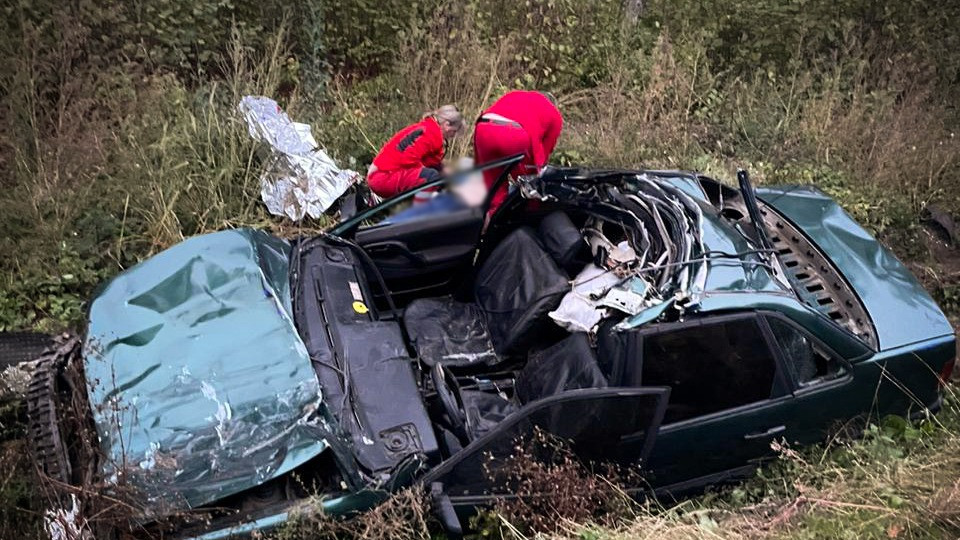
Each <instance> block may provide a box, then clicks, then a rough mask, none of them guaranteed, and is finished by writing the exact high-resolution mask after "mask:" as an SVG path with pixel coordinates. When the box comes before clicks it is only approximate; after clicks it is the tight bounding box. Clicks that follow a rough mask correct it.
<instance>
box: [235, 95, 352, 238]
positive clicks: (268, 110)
mask: <svg viewBox="0 0 960 540" xmlns="http://www.w3.org/2000/svg"><path fill="white" fill-rule="evenodd" d="M237 109H238V110H239V111H240V113H241V114H242V115H243V117H244V119H245V120H246V121H247V128H248V130H249V132H250V136H251V137H252V138H253V139H254V140H255V141H257V142H260V143H263V144H265V145H267V146H268V147H269V155H268V156H267V158H266V160H265V162H266V163H265V166H264V172H263V174H262V175H261V176H260V196H261V197H262V198H263V202H264V203H265V204H266V205H267V210H269V211H270V213H271V214H273V215H276V216H285V217H288V218H290V219H292V220H294V221H298V220H300V219H303V217H304V216H310V217H312V218H319V217H320V215H321V214H323V212H324V211H326V210H327V209H328V208H329V207H330V206H331V205H332V204H333V203H334V201H336V200H337V199H338V198H339V197H340V196H341V195H343V194H344V193H345V192H346V191H347V189H348V188H349V187H350V186H352V185H353V184H354V183H355V182H357V180H359V179H360V175H359V174H357V173H356V172H354V171H351V170H347V169H340V168H339V167H337V164H336V163H334V161H333V160H332V159H331V158H330V156H328V155H327V153H326V152H324V151H323V150H322V149H320V148H319V145H318V144H317V141H316V139H314V138H313V134H312V133H311V132H310V126H309V125H308V124H301V123H298V122H294V121H292V120H290V117H289V116H287V113H285V112H284V111H283V109H281V108H280V106H279V105H277V102H276V101H274V100H272V99H270V98H266V97H262V96H261V97H257V96H246V97H244V98H243V99H242V100H240V104H239V105H238V106H237Z"/></svg>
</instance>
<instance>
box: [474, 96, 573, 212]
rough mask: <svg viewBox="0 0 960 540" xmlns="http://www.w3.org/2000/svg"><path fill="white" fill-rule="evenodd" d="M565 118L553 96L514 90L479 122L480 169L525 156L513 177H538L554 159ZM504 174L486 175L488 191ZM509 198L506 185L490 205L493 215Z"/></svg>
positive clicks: (476, 153) (477, 156) (495, 171)
mask: <svg viewBox="0 0 960 540" xmlns="http://www.w3.org/2000/svg"><path fill="white" fill-rule="evenodd" d="M562 129H563V117H562V116H560V111H559V110H558V109H557V104H556V100H555V99H554V98H553V96H551V95H549V94H546V93H544V92H530V91H525V90H514V91H512V92H507V93H506V94H504V95H503V97H501V98H500V99H498V100H497V101H496V102H494V104H493V105H491V106H490V108H488V109H487V110H485V111H483V113H481V114H480V118H478V119H477V125H476V129H475V130H474V133H473V151H474V158H475V159H476V163H477V165H483V164H484V163H488V162H490V161H495V160H497V159H501V158H505V157H509V156H512V155H515V154H524V155H525V156H524V158H523V161H522V162H521V163H519V164H518V165H516V166H515V167H514V168H513V170H512V171H511V173H512V174H513V175H514V176H516V175H521V174H531V173H537V172H539V171H540V169H542V168H543V167H544V166H545V165H546V164H547V161H548V160H549V159H550V154H551V153H553V149H554V148H555V147H556V146H557V139H559V138H560V131H561V130H562ZM502 172H503V168H502V167H498V168H495V169H487V170H486V171H484V172H483V179H484V182H485V183H486V184H487V189H491V188H492V187H493V184H494V182H496V180H497V178H499V177H500V174H501V173H502ZM506 196H507V184H506V183H504V184H503V185H502V186H501V187H500V189H499V190H498V191H497V193H496V194H494V196H493V200H492V202H491V205H490V211H489V213H490V214H493V212H494V210H496V209H497V208H498V207H499V206H500V204H502V203H503V200H504V199H505V198H506Z"/></svg>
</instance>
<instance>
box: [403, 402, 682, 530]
mask: <svg viewBox="0 0 960 540" xmlns="http://www.w3.org/2000/svg"><path fill="white" fill-rule="evenodd" d="M669 393H670V391H669V389H667V388H602V389H584V390H570V391H566V392H561V393H559V394H557V395H554V396H550V397H547V398H544V399H541V400H538V401H534V402H532V403H529V404H527V405H525V406H524V407H523V408H522V409H520V410H519V411H517V412H515V413H514V414H512V415H510V416H508V417H507V418H506V419H505V420H503V421H502V422H500V423H499V424H498V425H497V427H496V428H494V429H493V430H492V431H490V432H488V433H487V434H485V435H484V436H483V437H481V438H479V439H477V440H476V441H474V442H473V443H471V444H470V445H469V446H467V447H466V448H464V449H463V450H461V451H460V452H458V453H456V454H455V455H454V456H452V457H450V458H449V459H447V460H446V461H445V462H443V463H442V464H440V465H439V466H437V468H435V469H434V470H433V471H431V472H430V473H429V474H427V475H425V477H424V478H423V480H422V481H423V482H424V483H425V484H427V485H434V483H439V484H440V485H441V486H442V490H443V492H444V494H445V495H447V496H449V499H450V501H451V503H452V504H453V506H454V507H455V508H458V509H459V510H461V511H464V510H469V509H470V508H472V507H474V506H476V505H479V504H485V503H489V502H491V500H492V498H493V497H497V496H509V495H510V494H512V491H513V489H512V486H511V483H510V480H509V478H508V472H509V471H510V466H511V461H510V456H511V455H512V454H514V453H515V452H516V447H517V445H518V444H522V445H527V444H533V443H532V441H533V440H534V439H533V435H534V433H535V432H536V431H537V430H542V431H544V432H546V433H548V434H550V435H553V436H554V437H556V438H557V439H558V440H560V441H563V442H564V444H565V445H566V448H568V449H569V450H570V451H571V452H572V453H573V454H574V455H575V456H577V457H578V458H580V459H581V460H582V461H584V462H616V463H622V464H637V463H642V462H644V461H645V459H646V456H647V454H648V453H649V450H650V448H651V447H652V445H653V441H654V438H655V436H656V433H657V428H658V427H659V425H660V421H661V419H662V418H663V413H664V410H665V407H666V403H667V400H668V397H669ZM528 448H529V449H530V452H532V453H534V454H535V455H537V457H538V458H543V459H554V458H557V457H558V456H557V454H556V453H555V452H553V451H549V450H548V451H546V452H544V453H542V454H541V453H540V452H538V449H537V448H536V447H535V445H533V446H528Z"/></svg>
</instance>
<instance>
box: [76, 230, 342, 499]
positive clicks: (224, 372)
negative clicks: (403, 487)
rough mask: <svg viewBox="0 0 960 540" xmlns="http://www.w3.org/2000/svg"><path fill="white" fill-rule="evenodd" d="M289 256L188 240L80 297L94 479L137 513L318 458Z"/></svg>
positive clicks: (252, 239)
mask: <svg viewBox="0 0 960 540" xmlns="http://www.w3.org/2000/svg"><path fill="white" fill-rule="evenodd" d="M289 253H290V247H289V245H288V244H287V243H286V242H285V241H283V240H280V239H277V238H274V237H272V236H270V235H268V234H266V233H263V232H259V231H252V230H233V231H224V232H218V233H214V234H208V235H204V236H198V237H194V238H191V239H189V240H186V241H185V242H182V243H180V244H178V245H176V246H174V247H172V248H170V249H168V250H166V251H164V252H162V253H160V254H158V255H156V256H154V257H152V258H150V259H148V260H147V261H144V262H143V263H141V264H138V265H137V266H135V267H133V268H130V269H129V270H127V271H125V272H123V273H122V274H120V275H119V276H117V277H116V278H115V279H113V280H112V281H111V282H109V283H108V284H107V285H106V287H105V288H104V289H103V290H102V291H101V292H100V294H99V295H98V296H97V297H96V298H95V299H94V300H93V302H92V305H91V307H90V315H89V318H90V320H89V330H88V335H87V339H86V341H85V345H84V356H85V370H86V378H87V384H88V390H89V397H90V404H91V408H92V409H93V416H94V420H95V422H96V427H97V432H98V435H99V438H100V445H101V447H102V450H103V453H104V454H105V456H106V459H105V460H104V462H103V463H101V473H102V474H103V475H104V477H105V478H107V479H108V480H109V481H112V482H114V483H117V484H118V485H124V486H127V487H126V489H130V488H132V490H133V496H134V497H136V498H137V499H138V500H139V501H140V503H141V504H143V505H144V506H145V507H146V508H147V510H148V512H149V514H152V515H162V514H166V513H169V512H170V511H173V510H177V509H182V508H185V507H196V506H199V505H203V504H206V503H209V502H211V501H214V500H217V499H220V498H222V497H225V496H227V495H230V494H232V493H237V492H239V491H242V490H244V489H248V488H250V487H253V486H256V485H258V484H261V483H263V482H264V481H266V480H269V479H270V478H274V477H276V476H279V475H281V474H283V473H285V472H287V471H289V470H291V469H293V468H294V467H296V466H298V465H300V464H302V463H304V462H306V461H307V460H309V459H311V458H313V457H314V456H316V455H317V454H319V453H320V452H321V451H322V450H323V449H324V448H325V447H326V443H325V441H324V440H322V439H318V438H317V437H316V434H315V431H314V430H313V429H312V427H314V426H315V425H316V422H319V421H320V420H318V419H317V415H316V412H317V410H318V408H319V407H320V406H321V394H320V388H319V383H318V381H317V378H316V376H315V374H314V371H313V368H312V366H311V362H310V358H309V356H308V354H307V351H306V348H305V347H304V345H303V343H302V341H301V339H300V337H299V336H298V334H297V331H296V328H295V327H294V324H293V320H292V317H291V316H290V313H291V308H290V285H289V277H288V276H289V259H288V257H289ZM118 489H119V488H118Z"/></svg>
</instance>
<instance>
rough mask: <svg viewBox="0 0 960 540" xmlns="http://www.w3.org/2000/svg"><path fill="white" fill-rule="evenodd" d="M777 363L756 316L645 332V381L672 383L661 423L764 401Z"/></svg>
mask: <svg viewBox="0 0 960 540" xmlns="http://www.w3.org/2000/svg"><path fill="white" fill-rule="evenodd" d="M775 376H776V361H775V360H774V358H773V355H772V354H771V352H770V349H769V347H768V346H767V342H766V340H765V339H764V336H763V333H762V332H761V330H760V326H759V324H758V322H757V320H756V319H755V318H744V319H736V320H728V321H724V322H717V323H712V324H705V325H702V326H693V327H689V328H681V329H678V330H675V331H671V332H667V333H663V334H653V335H650V336H645V337H644V339H643V385H644V386H661V385H662V386H669V387H671V392H670V399H669V401H668V405H667V416H666V418H665V419H664V422H676V421H679V420H684V419H687V418H692V417H695V416H702V415H705V414H710V413H713V412H717V411H722V410H724V409H731V408H734V407H739V406H742V405H747V404H749V403H753V402H756V401H762V400H765V399H768V398H769V397H770V396H771V393H772V392H773V389H774V380H775Z"/></svg>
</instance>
